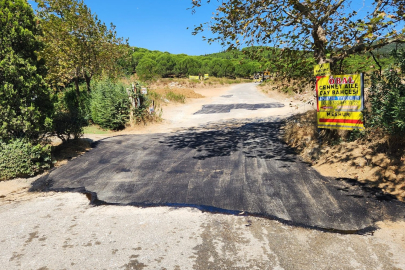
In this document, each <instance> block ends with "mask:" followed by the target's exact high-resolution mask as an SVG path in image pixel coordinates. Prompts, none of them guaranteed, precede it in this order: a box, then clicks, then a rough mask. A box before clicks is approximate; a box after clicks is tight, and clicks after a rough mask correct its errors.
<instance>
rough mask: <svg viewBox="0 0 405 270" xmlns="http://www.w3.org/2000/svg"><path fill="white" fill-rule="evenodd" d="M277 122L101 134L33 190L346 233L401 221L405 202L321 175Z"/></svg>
mask: <svg viewBox="0 0 405 270" xmlns="http://www.w3.org/2000/svg"><path fill="white" fill-rule="evenodd" d="M281 124H282V123H281V122H280V121H277V120H269V119H267V120H262V121H257V122H254V123H244V124H241V122H240V121H234V122H233V123H232V122H226V123H224V124H222V125H217V126H216V127H215V128H214V129H212V128H208V127H207V128H201V129H195V130H189V131H185V132H176V133H166V134H147V135H124V136H117V137H111V138H107V139H104V140H101V141H99V142H97V143H96V145H95V146H94V149H92V150H91V151H89V152H88V153H86V154H84V155H83V156H81V157H78V158H76V159H73V160H71V161H70V162H68V164H66V165H65V166H63V167H60V168H57V169H55V170H53V171H51V172H50V174H48V175H47V176H45V177H42V178H40V179H39V180H37V181H36V182H35V183H34V185H33V188H32V190H39V189H40V190H51V191H78V192H89V193H90V194H93V195H96V196H97V201H98V202H103V203H106V204H117V205H136V206H178V207H181V206H194V207H198V208H200V209H203V210H207V211H215V212H224V213H231V214H238V213H242V212H244V213H245V214H251V215H258V216H263V217H268V218H271V219H276V220H279V221H281V222H284V223H287V224H291V225H297V226H303V227H309V228H314V229H319V230H326V231H332V232H342V233H344V232H346V233H351V232H352V233H356V232H357V233H362V232H367V231H370V230H373V229H374V226H375V223H376V222H377V221H382V220H391V221H397V220H404V219H405V204H404V203H401V202H399V201H397V200H395V199H393V198H391V197H389V196H386V195H384V194H383V193H382V192H381V191H380V190H378V189H373V188H369V187H367V186H362V185H359V184H357V182H356V181H353V180H351V179H332V178H326V177H322V176H321V175H319V174H318V173H317V172H316V171H315V170H314V169H312V168H311V167H310V166H309V165H308V164H306V163H304V162H302V161H301V160H300V159H299V158H298V157H297V156H296V155H295V153H294V152H293V150H292V149H290V148H289V147H288V146H287V145H285V144H284V143H283V142H282V141H281V139H280V134H281V131H280V127H281ZM94 198H95V196H93V200H94V201H93V202H95V199H94Z"/></svg>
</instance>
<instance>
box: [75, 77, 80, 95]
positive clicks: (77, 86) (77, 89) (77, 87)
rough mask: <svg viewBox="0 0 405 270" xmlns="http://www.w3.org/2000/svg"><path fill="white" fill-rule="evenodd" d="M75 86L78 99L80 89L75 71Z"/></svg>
mask: <svg viewBox="0 0 405 270" xmlns="http://www.w3.org/2000/svg"><path fill="white" fill-rule="evenodd" d="M75 87H76V95H77V99H78V100H79V97H80V89H79V77H78V76H77V73H76V77H75Z"/></svg>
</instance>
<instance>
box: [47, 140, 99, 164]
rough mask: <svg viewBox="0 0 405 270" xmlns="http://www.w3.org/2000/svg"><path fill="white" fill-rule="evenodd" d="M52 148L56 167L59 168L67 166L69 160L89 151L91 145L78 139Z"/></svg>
mask: <svg viewBox="0 0 405 270" xmlns="http://www.w3.org/2000/svg"><path fill="white" fill-rule="evenodd" d="M52 148H53V149H52V160H53V161H55V162H56V163H55V165H54V166H55V167H59V166H62V165H64V164H66V163H67V161H68V160H71V159H72V158H75V157H78V156H81V155H83V154H84V153H85V152H87V151H89V150H90V149H91V143H90V141H88V140H86V139H77V140H71V141H69V142H66V143H62V144H59V145H57V146H53V147H52Z"/></svg>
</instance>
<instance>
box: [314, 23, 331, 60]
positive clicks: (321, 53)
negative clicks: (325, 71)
mask: <svg viewBox="0 0 405 270" xmlns="http://www.w3.org/2000/svg"><path fill="white" fill-rule="evenodd" d="M312 38H313V39H314V57H315V60H316V62H317V63H318V64H319V65H321V64H324V63H330V62H331V61H330V59H326V49H325V43H326V42H327V40H326V33H325V30H324V29H323V28H322V26H320V25H314V26H313V28H312Z"/></svg>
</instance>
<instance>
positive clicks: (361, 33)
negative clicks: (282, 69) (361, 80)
mask: <svg viewBox="0 0 405 270" xmlns="http://www.w3.org/2000/svg"><path fill="white" fill-rule="evenodd" d="M204 2H207V3H209V2H210V0H193V1H192V9H195V8H198V7H200V6H201V5H203V3H204ZM351 2H352V1H350V0H339V1H325V0H311V1H283V0H261V1H255V0H229V1H221V4H220V5H218V6H217V9H216V12H214V13H213V16H211V17H210V18H211V21H209V22H206V23H204V24H199V25H196V26H195V28H194V31H193V34H194V35H196V34H198V33H201V32H204V31H210V32H212V34H213V35H211V37H210V38H208V42H209V43H212V42H219V43H220V44H221V45H222V46H224V47H228V48H230V49H234V48H239V47H250V46H253V45H255V44H272V45H273V46H274V47H276V48H280V49H286V48H288V49H289V50H291V51H298V50H303V51H306V52H311V54H312V56H313V57H314V59H315V61H316V63H323V62H331V63H336V62H339V61H340V60H342V59H344V58H345V57H347V56H348V55H352V54H357V53H364V52H368V51H370V50H373V49H378V48H381V47H382V46H384V45H387V44H390V43H392V42H393V41H403V40H404V39H405V30H404V24H403V21H404V14H405V5H404V3H403V1H399V0H385V1H370V2H369V3H368V5H366V6H365V7H364V10H362V12H361V14H360V13H358V12H357V11H356V10H355V8H354V7H353V6H352V3H351ZM203 38H204V39H206V38H205V37H203ZM288 60H292V61H295V60H294V59H293V58H290V59H288ZM287 64H290V63H287Z"/></svg>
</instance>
